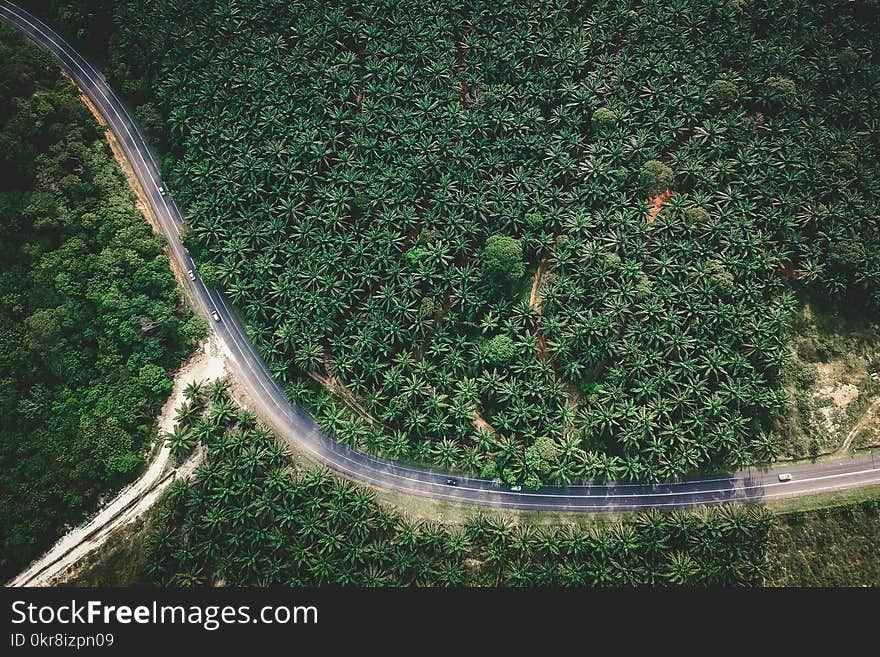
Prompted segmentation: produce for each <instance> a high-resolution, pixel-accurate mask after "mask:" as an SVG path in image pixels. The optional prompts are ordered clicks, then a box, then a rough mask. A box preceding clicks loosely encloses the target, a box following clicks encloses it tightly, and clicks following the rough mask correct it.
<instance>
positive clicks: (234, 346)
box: [0, 0, 880, 512]
mask: <svg viewBox="0 0 880 657" xmlns="http://www.w3.org/2000/svg"><path fill="white" fill-rule="evenodd" d="M0 18H2V19H3V20H5V21H7V22H8V23H10V24H11V25H13V26H15V27H17V28H19V29H21V30H22V31H23V32H24V33H25V34H27V36H28V37H29V38H30V39H32V40H33V41H34V42H36V43H37V44H38V45H40V46H42V47H43V48H45V49H46V50H48V51H49V52H50V53H52V55H54V56H55V57H56V58H57V59H58V61H59V62H60V64H61V66H62V68H63V69H64V70H65V71H66V72H67V73H68V74H69V75H70V76H71V77H72V78H73V79H74V80H75V81H76V83H77V85H79V87H80V89H81V90H82V91H83V93H85V95H86V96H87V97H88V98H89V100H91V102H92V103H93V104H94V105H95V107H97V108H98V111H99V112H100V113H101V114H102V115H103V117H104V118H105V119H106V121H107V124H108V125H109V127H110V129H111V130H112V131H113V134H114V135H115V137H116V139H117V141H118V142H119V144H120V146H121V147H122V149H123V151H124V152H125V155H126V157H127V158H128V160H129V162H130V163H131V166H132V169H133V170H134V172H135V175H137V178H138V180H139V181H140V184H141V186H142V187H143V189H144V191H145V193H146V195H147V198H148V200H149V203H150V205H151V207H152V210H153V213H154V214H155V216H156V218H157V220H158V221H159V223H160V225H161V228H162V232H163V234H164V235H165V237H166V238H167V241H168V245H169V248H170V251H171V255H172V257H173V258H174V259H175V260H176V261H177V264H178V265H179V266H180V267H181V269H182V270H183V271H187V270H189V269H192V270H193V271H195V269H196V268H195V263H194V262H193V260H192V258H191V257H190V255H189V253H188V252H187V251H186V249H185V248H184V246H183V244H182V243H181V241H180V230H181V228H182V226H183V225H184V224H183V218H182V215H181V213H180V210H179V209H178V207H177V205H176V204H175V203H174V201H173V200H172V199H171V198H169V197H168V196H166V195H164V194H162V193H160V191H159V188H160V186H164V183H163V182H162V181H161V176H160V174H159V167H158V165H157V163H156V160H155V159H154V157H153V154H152V153H151V151H150V149H149V147H148V146H147V143H146V141H145V140H144V137H143V135H142V134H141V131H140V130H139V129H138V126H137V124H136V123H135V122H134V120H133V119H132V117H131V115H130V114H129V113H128V111H127V110H126V108H125V106H124V105H123V103H122V101H121V100H120V99H119V98H118V97H117V96H116V95H115V94H114V93H113V91H112V90H111V89H110V87H109V86H108V85H107V82H106V81H105V80H104V77H103V76H102V75H101V74H100V73H99V72H98V71H97V70H96V69H95V68H94V67H93V66H91V65H90V64H89V63H88V62H87V61H86V60H85V59H83V58H82V56H80V55H79V53H77V52H76V51H75V50H74V49H73V48H72V47H71V46H70V45H69V44H67V43H66V42H65V41H64V40H63V39H62V38H61V37H60V36H59V35H58V34H57V33H56V32H54V31H53V30H52V29H51V28H49V27H48V26H47V25H46V24H45V23H43V22H42V21H40V20H39V19H38V18H36V17H35V16H33V15H31V14H30V13H28V12H26V11H25V10H23V9H21V8H20V7H18V6H17V5H15V4H13V3H11V2H8V1H7V0H0ZM186 285H187V287H188V289H189V292H190V294H191V296H192V298H193V301H194V305H195V307H196V309H197V311H198V312H200V313H201V314H202V315H203V316H205V317H207V318H208V321H209V323H210V324H211V328H212V329H213V331H214V332H215V333H216V335H217V337H218V339H219V340H221V341H222V342H223V343H224V345H225V346H226V348H227V351H228V353H229V354H231V361H230V362H229V363H228V366H229V369H230V371H231V373H232V375H233V376H234V377H235V379H236V381H237V383H238V384H239V385H241V386H242V387H243V389H244V390H245V392H246V393H247V394H248V396H249V397H250V399H251V400H252V401H251V407H252V408H251V410H253V411H254V412H255V413H257V414H258V415H259V416H260V417H261V418H262V419H263V420H265V421H266V422H268V423H269V424H270V425H271V426H272V427H273V428H274V429H275V431H276V432H277V433H278V434H279V435H280V436H281V438H283V439H284V440H285V441H287V442H288V443H289V444H290V445H291V446H293V447H294V448H295V449H297V450H299V451H301V452H303V453H305V454H307V455H309V456H310V457H311V458H313V459H315V460H316V461H319V462H321V463H323V464H325V465H326V466H327V467H329V468H330V469H331V470H334V471H335V472H338V473H339V474H342V475H344V476H346V477H348V478H350V479H353V480H355V481H358V482H361V483H364V484H368V485H371V486H374V487H377V488H382V489H386V490H392V491H397V492H399V493H404V494H410V495H417V496H419V497H426V498H432V499H435V500H444V501H449V502H460V503H471V504H479V505H484V506H492V507H499V508H510V509H523V510H543V511H551V510H552V511H591V512H620V511H639V510H644V509H648V508H658V509H673V508H685V507H693V506H698V505H711V504H721V503H727V502H765V501H769V500H774V499H779V498H785V497H793V496H799V495H809V494H813V493H820V492H825V491H835V490H843V489H848V488H857V487H861V486H868V485H871V484H880V459H876V457H875V455H872V454H867V455H861V456H855V457H850V458H844V459H838V460H833V461H822V462H817V463H806V464H799V465H792V466H791V467H789V468H787V469H786V470H785V471H786V472H788V473H790V474H791V475H792V480H791V481H788V482H780V481H779V480H778V473H779V472H780V471H779V470H778V469H775V470H774V469H771V468H750V469H749V470H744V471H740V472H736V473H731V474H719V475H712V476H704V477H695V478H689V479H684V480H682V481H679V482H674V483H665V484H657V485H641V484H619V483H611V484H592V483H584V484H576V485H570V486H561V487H556V486H545V487H543V488H541V489H540V490H537V491H531V490H523V491H510V490H507V489H506V488H503V487H502V486H500V485H499V484H497V483H496V482H493V481H490V480H486V479H480V478H477V477H469V476H465V475H458V474H455V475H450V474H449V473H446V472H440V471H437V470H432V469H429V468H422V467H418V466H414V465H409V464H404V463H395V462H393V461H389V460H386V459H382V458H379V457H376V456H372V455H370V454H365V453H363V452H360V451H357V450H353V449H351V448H349V447H347V446H345V445H342V444H340V443H337V442H336V441H335V440H334V439H333V438H332V437H330V436H328V435H327V434H326V433H324V432H323V431H322V430H321V429H320V428H319V427H318V426H317V424H316V422H315V421H314V419H313V418H312V417H310V416H309V415H308V414H307V413H305V412H304V411H303V410H302V409H300V408H298V407H297V406H294V405H293V404H291V403H290V401H289V400H288V399H287V397H286V395H285V394H284V391H283V390H282V389H281V387H280V386H279V385H278V384H277V383H276V382H275V381H274V380H273V379H272V376H271V375H270V374H269V371H268V369H267V368H266V365H265V363H264V362H263V360H262V358H260V356H259V354H258V353H257V352H256V350H255V349H254V347H253V345H251V343H250V340H249V339H248V337H247V334H246V333H245V330H244V327H243V326H242V325H241V324H240V323H239V321H238V319H237V318H236V317H235V315H234V314H233V313H232V311H231V309H230V307H229V305H228V303H227V301H226V299H225V298H224V296H223V295H222V294H221V293H219V292H217V291H215V290H208V289H207V288H206V287H205V285H204V284H203V283H202V281H201V280H199V278H198V275H196V280H194V281H189V280H187V281H186ZM212 312H216V313H217V315H218V316H219V318H220V319H219V321H216V320H213V319H211V313H212ZM450 477H454V478H455V479H456V480H457V485H455V486H450V485H447V483H446V482H447V480H448V479H449V478H450Z"/></svg>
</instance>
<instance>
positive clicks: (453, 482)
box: [446, 479, 458, 486]
mask: <svg viewBox="0 0 880 657" xmlns="http://www.w3.org/2000/svg"><path fill="white" fill-rule="evenodd" d="M446 485H447V486H458V482H457V481H456V480H455V479H447V480H446Z"/></svg>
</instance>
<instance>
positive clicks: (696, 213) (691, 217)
mask: <svg viewBox="0 0 880 657" xmlns="http://www.w3.org/2000/svg"><path fill="white" fill-rule="evenodd" d="M684 216H685V218H686V219H687V220H688V222H690V223H694V224H707V223H709V220H710V219H711V217H710V216H709V212H708V211H707V210H706V209H705V208H701V207H700V206H699V205H689V206H687V207H686V208H685V209H684Z"/></svg>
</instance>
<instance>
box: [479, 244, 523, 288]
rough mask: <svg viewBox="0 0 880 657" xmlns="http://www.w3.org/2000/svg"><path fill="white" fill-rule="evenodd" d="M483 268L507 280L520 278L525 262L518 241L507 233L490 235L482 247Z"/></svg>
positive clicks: (488, 272) (490, 273)
mask: <svg viewBox="0 0 880 657" xmlns="http://www.w3.org/2000/svg"><path fill="white" fill-rule="evenodd" d="M483 270H484V271H485V272H486V273H487V274H489V275H492V276H502V277H504V278H507V279H509V280H516V279H519V278H522V276H523V274H524V273H525V262H523V249H522V244H521V243H520V241H519V240H518V239H515V238H513V237H509V236H507V235H492V236H490V237H489V238H488V239H487V240H486V246H485V248H484V249H483Z"/></svg>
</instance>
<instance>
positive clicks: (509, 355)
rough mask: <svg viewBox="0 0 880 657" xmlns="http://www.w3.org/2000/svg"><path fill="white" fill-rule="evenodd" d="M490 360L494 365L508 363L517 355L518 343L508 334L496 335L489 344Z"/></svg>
mask: <svg viewBox="0 0 880 657" xmlns="http://www.w3.org/2000/svg"><path fill="white" fill-rule="evenodd" d="M487 347H488V348H487V353H488V357H489V362H490V363H492V365H496V366H503V365H508V364H510V362H511V361H512V360H513V358H514V356H516V343H515V342H514V341H513V340H511V339H510V338H509V337H508V336H506V335H503V334H502V335H496V336H495V337H494V338H492V339H491V340H489V343H488V345H487Z"/></svg>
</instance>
